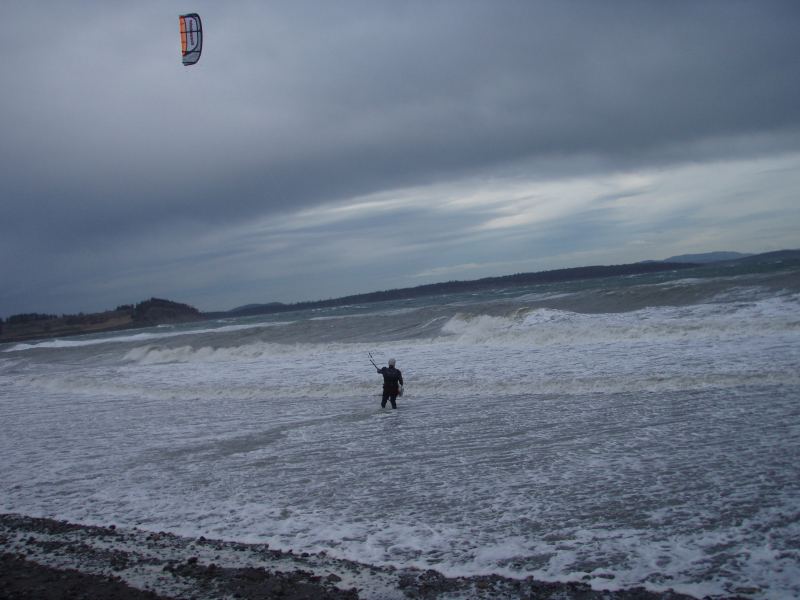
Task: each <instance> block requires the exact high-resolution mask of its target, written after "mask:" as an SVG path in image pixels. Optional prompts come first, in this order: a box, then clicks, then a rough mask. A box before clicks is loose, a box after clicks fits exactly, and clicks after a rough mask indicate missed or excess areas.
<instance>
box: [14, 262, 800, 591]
mask: <svg viewBox="0 0 800 600" xmlns="http://www.w3.org/2000/svg"><path fill="white" fill-rule="evenodd" d="M369 352H371V353H372V355H373V356H374V357H375V358H376V360H378V361H379V362H380V363H381V364H386V361H387V360H388V359H389V358H396V359H397V366H398V368H400V369H401V370H402V372H403V376H404V379H405V382H406V386H405V394H404V395H403V397H401V398H399V399H398V405H399V408H398V409H397V410H396V411H393V410H391V409H388V408H387V409H381V408H380V392H381V377H380V376H379V375H378V374H376V372H375V369H374V368H373V367H372V365H371V364H370V362H369V355H368V353H369ZM799 367H800V265H798V264H797V263H796V262H795V263H780V262H778V263H774V264H753V265H740V266H735V267H725V266H714V265H711V266H707V267H702V268H696V269H690V270H681V271H678V272H667V273H659V274H652V275H641V276H628V277H613V278H607V279H599V280H589V281H574V282H566V283H563V282H562V283H557V284H548V285H536V286H529V287H523V288H505V289H495V290H490V291H483V292H480V293H473V294H458V295H442V296H434V297H425V298H417V299H413V300H407V301H394V302H383V303H375V304H364V305H353V306H346V307H339V308H327V309H318V310H306V311H296V312H286V313H281V314H276V315H263V316H256V317H247V318H239V319H234V318H231V319H218V320H215V321H207V322H199V323H192V324H184V325H175V326H160V327H154V328H149V329H141V330H131V331H125V332H115V333H106V334H99V335H87V336H79V337H69V338H63V339H50V340H41V341H35V342H30V343H17V344H6V345H2V346H0V456H2V460H0V481H2V486H0V512H8V513H21V514H25V515H30V516H43V517H50V518H56V519H66V520H70V521H74V522H78V523H84V524H108V523H115V524H117V525H119V526H127V527H137V528H140V529H144V530H152V531H168V532H173V533H177V534H181V535H187V536H199V535H203V536H205V537H207V538H217V539H224V540H231V541H242V542H258V543H264V542H266V543H269V544H270V546H271V547H274V548H280V549H292V550H294V551H295V552H320V551H325V552H326V553H327V554H328V555H330V556H333V557H339V558H346V559H350V560H354V561H359V562H362V563H367V564H373V565H395V566H409V565H412V566H417V567H419V568H424V569H428V568H432V569H436V570H438V571H440V572H442V573H444V574H446V575H449V576H456V575H477V574H488V573H497V574H501V575H505V576H509V577H517V578H524V577H527V576H533V577H535V578H536V579H540V580H544V581H581V582H588V583H590V584H591V585H592V586H593V587H595V588H597V589H624V588H628V587H632V586H645V587H646V588H648V589H651V590H655V591H660V590H666V589H669V588H672V589H674V590H676V591H679V592H683V593H687V594H692V595H695V596H698V597H701V596H704V595H711V596H715V595H716V596H720V595H732V594H740V595H743V596H744V597H747V598H755V599H765V598H768V599H785V598H798V597H800V369H799Z"/></svg>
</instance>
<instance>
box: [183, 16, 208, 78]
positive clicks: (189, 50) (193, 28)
mask: <svg viewBox="0 0 800 600" xmlns="http://www.w3.org/2000/svg"><path fill="white" fill-rule="evenodd" d="M179 20H180V24H181V54H182V55H183V64H184V65H186V66H187V67H188V66H189V65H193V64H195V63H196V62H197V61H198V60H200V53H201V52H202V51H203V25H202V24H201V23H200V15H198V14H197V13H189V14H188V15H181V16H180V17H179Z"/></svg>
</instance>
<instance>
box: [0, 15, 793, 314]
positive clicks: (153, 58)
mask: <svg viewBox="0 0 800 600" xmlns="http://www.w3.org/2000/svg"><path fill="white" fill-rule="evenodd" d="M189 12H197V13H199V14H200V16H201V18H202V20H203V27H204V32H205V39H204V47H203V53H202V56H201V58H200V61H199V63H198V64H196V65H194V66H190V67H185V66H183V65H182V64H181V57H180V39H179V33H178V15H180V14H184V13H189ZM798 31H800V2H797V1H796V0H787V1H774V0H748V1H740V0H719V1H714V0H691V1H689V0H686V1H684V0H671V1H670V2H664V1H663V0H652V1H649V0H631V1H623V0H607V1H604V2H597V1H596V0H585V1H579V0H551V1H540V0H503V1H500V2H498V1H496V0H425V1H417V0H403V1H402V2H397V1H396V0H369V1H368V0H363V1H353V0H338V1H337V2H319V1H316V2H309V1H306V0H286V1H284V0H271V1H270V2H261V1H252V2H250V1H244V0H243V1H236V2H218V1H216V0H215V1H211V0H194V1H191V2H189V1H184V0H176V1H172V2H163V1H159V2H155V1H151V0H143V1H141V2H126V3H119V2H105V1H100V0H97V1H89V0H76V1H75V2H61V1H54V0H53V1H50V0H37V1H36V2H30V1H28V0H3V2H2V3H0V57H1V59H0V317H7V316H9V315H13V314H18V313H22V312H47V313H56V314H61V313H76V312H94V311H100V310H106V309H113V308H114V307H116V306H118V305H120V304H127V303H134V302H138V301H141V300H144V299H147V298H150V297H153V296H155V297H160V298H168V299H171V300H175V301H178V302H185V303H188V304H191V305H193V306H196V307H197V308H199V309H201V310H227V309H232V308H234V307H237V306H240V305H243V304H249V303H261V302H273V301H280V302H297V301H305V300H317V299H324V298H333V297H339V296H344V295H349V294H355V293H361V292H370V291H376V290H384V289H392V288H400V287H407V286H414V285H421V284H424V283H432V282H438V281H448V280H454V279H477V278H480V277H486V276H494V275H506V274H511V273H518V272H529V271H540V270H547V269H556V268H565V267H574V266H583V265H596V264H621V263H629V262H637V261H640V260H648V259H662V258H666V257H669V256H673V255H676V254H683V253H694V252H707V251H717V250H733V251H739V252H753V253H755V252H766V251H771V250H778V249H784V248H798V247H800V197H798V192H799V191H800V35H798Z"/></svg>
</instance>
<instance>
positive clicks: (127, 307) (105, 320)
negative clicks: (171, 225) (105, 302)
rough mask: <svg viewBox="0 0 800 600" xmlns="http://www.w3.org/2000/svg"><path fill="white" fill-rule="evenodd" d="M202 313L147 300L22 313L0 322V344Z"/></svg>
mask: <svg viewBox="0 0 800 600" xmlns="http://www.w3.org/2000/svg"><path fill="white" fill-rule="evenodd" d="M201 318H203V317H202V313H201V312H200V311H199V310H197V309H196V308H194V307H193V306H189V305H188V304H181V303H180V302H172V301H171V300H164V299H161V298H150V299H149V300H144V301H142V302H139V303H137V304H123V305H121V306H118V307H117V308H115V309H114V310H108V311H104V312H99V313H90V314H84V313H78V314H75V315H61V316H58V315H48V314H43V313H21V314H17V315H12V316H10V317H8V318H7V319H5V321H3V319H0V342H7V341H20V340H25V339H36V338H40V337H50V336H64V335H74V334H77V333H92V332H98V331H110V330H115V329H131V328H137V327H147V326H151V325H160V324H162V323H180V322H187V321H196V320H198V319H201Z"/></svg>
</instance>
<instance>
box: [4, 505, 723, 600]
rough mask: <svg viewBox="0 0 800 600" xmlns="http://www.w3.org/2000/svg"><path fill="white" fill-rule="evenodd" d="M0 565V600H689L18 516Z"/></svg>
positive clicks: (11, 521)
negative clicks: (450, 574)
mask: <svg viewBox="0 0 800 600" xmlns="http://www.w3.org/2000/svg"><path fill="white" fill-rule="evenodd" d="M0 555H2V560H0V597H2V598H6V599H9V600H12V599H15V600H21V599H31V600H33V599H36V600H67V599H69V600H83V599H86V600H89V599H95V598H104V599H112V598H113V599H117V600H166V599H195V600H219V599H220V598H241V599H245V600H256V599H264V598H285V599H289V600H311V599H321V600H325V599H330V600H355V599H358V598H361V599H374V600H378V599H401V598H419V599H428V600H437V599H442V600H443V599H445V598H448V599H454V598H487V599H488V598H500V599H509V600H510V599H523V598H525V599H534V598H535V599H541V600H556V599H558V600H601V599H602V600H692V598H693V597H692V596H687V595H685V594H678V593H675V592H672V591H665V592H651V591H647V590H645V589H643V588H634V589H627V590H616V591H601V590H594V589H592V588H591V587H590V586H589V585H587V584H585V583H582V582H568V583H548V582H541V581H535V580H534V579H532V578H530V577H529V578H526V579H511V578H506V577H500V576H497V575H486V576H473V577H456V578H448V577H445V576H443V575H442V574H440V573H438V572H437V571H434V570H419V569H414V568H393V567H376V566H371V565H365V564H359V563H356V562H352V561H347V560H340V559H335V558H332V557H330V556H328V555H327V554H326V553H324V552H322V553H318V554H309V553H302V554H296V553H294V552H291V551H286V552H284V551H279V550H273V549H271V548H270V547H269V546H268V545H267V544H243V543H236V542H226V541H222V540H212V539H206V538H204V537H199V538H186V537H180V536H177V535H173V534H169V533H164V532H148V531H143V530H138V529H126V528H121V527H116V526H115V525H108V526H89V525H79V524H75V523H68V522H66V521H56V520H51V519H43V518H32V517H26V516H21V515H15V514H4V515H0ZM611 580H613V577H611V578H610V580H609V582H610V583H611ZM609 587H612V586H611V585H610V586H609ZM729 598H730V599H732V598H733V597H729Z"/></svg>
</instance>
